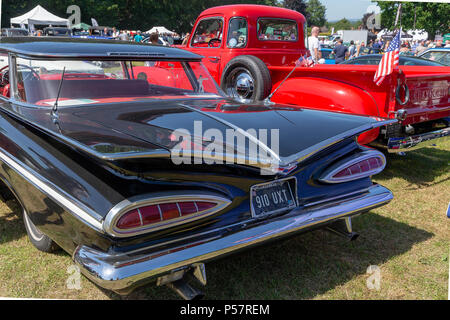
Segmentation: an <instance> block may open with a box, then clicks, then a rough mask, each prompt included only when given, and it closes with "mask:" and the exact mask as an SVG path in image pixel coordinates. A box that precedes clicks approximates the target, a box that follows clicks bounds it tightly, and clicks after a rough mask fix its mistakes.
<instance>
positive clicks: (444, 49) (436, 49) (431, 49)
mask: <svg viewBox="0 0 450 320" xmlns="http://www.w3.org/2000/svg"><path fill="white" fill-rule="evenodd" d="M429 51H450V48H445V47H441V48H429V49H426V50H425V51H424V52H422V53H421V55H422V54H424V53H425V52H429Z"/></svg>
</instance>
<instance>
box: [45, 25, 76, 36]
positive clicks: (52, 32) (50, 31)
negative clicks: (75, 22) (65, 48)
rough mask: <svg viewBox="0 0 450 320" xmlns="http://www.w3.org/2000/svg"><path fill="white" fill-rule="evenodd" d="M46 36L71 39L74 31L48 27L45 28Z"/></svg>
mask: <svg viewBox="0 0 450 320" xmlns="http://www.w3.org/2000/svg"><path fill="white" fill-rule="evenodd" d="M43 31H44V36H50V37H70V36H72V30H71V29H69V28H63V27H47V28H44V30H43Z"/></svg>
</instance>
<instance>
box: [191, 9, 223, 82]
mask: <svg viewBox="0 0 450 320" xmlns="http://www.w3.org/2000/svg"><path fill="white" fill-rule="evenodd" d="M223 29H224V20H223V18H222V17H207V18H203V19H202V20H200V21H199V22H198V23H197V26H196V28H195V31H194V34H193V35H192V36H191V40H190V43H189V48H190V49H189V51H192V52H194V53H197V54H199V55H202V56H204V57H205V58H204V59H203V60H202V62H203V64H204V65H205V67H206V68H207V69H208V71H209V73H211V75H212V77H213V78H214V80H216V82H217V83H219V82H220V62H221V52H222V50H223V49H222V48H223V37H224V36H223V31H224V30H223Z"/></svg>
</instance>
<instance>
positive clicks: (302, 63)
mask: <svg viewBox="0 0 450 320" xmlns="http://www.w3.org/2000/svg"><path fill="white" fill-rule="evenodd" d="M314 65H315V63H314V60H313V58H312V57H311V56H309V57H308V56H307V55H306V54H305V55H303V56H301V57H300V58H299V59H298V60H297V61H295V66H296V67H313V66H314Z"/></svg>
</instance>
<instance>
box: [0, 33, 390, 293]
mask: <svg viewBox="0 0 450 320" xmlns="http://www.w3.org/2000/svg"><path fill="white" fill-rule="evenodd" d="M25 39H26V40H25ZM0 55H3V56H6V55H9V56H10V57H11V58H10V59H9V61H10V63H11V65H7V66H5V67H3V68H1V69H0V73H1V75H2V77H1V79H2V83H1V91H2V94H0V128H1V130H0V164H1V165H0V181H1V189H2V194H3V195H8V194H9V196H10V197H12V198H13V199H15V200H17V202H18V204H19V206H20V207H21V210H22V212H23V217H24V222H25V228H26V230H27V232H28V236H29V239H30V241H31V243H32V244H33V245H34V246H35V247H36V248H37V249H39V250H41V251H45V252H51V251H53V250H55V249H56V248H57V247H58V246H59V247H61V248H63V249H64V250H65V251H67V252H68V253H69V254H70V255H71V256H72V257H73V259H74V261H75V263H76V264H77V265H78V266H79V267H80V269H81V271H82V273H83V274H84V275H86V276H87V277H88V278H89V279H91V280H92V281H93V282H95V283H96V284H98V285H99V286H101V287H104V288H107V289H110V290H114V291H116V292H118V293H121V294H125V293H128V292H130V290H132V289H133V288H135V287H137V286H140V285H144V284H146V283H148V282H150V281H156V282H157V284H158V285H165V284H167V285H168V286H170V287H172V288H174V289H176V290H177V292H179V293H180V294H182V296H183V297H185V298H193V297H195V296H197V294H198V291H196V290H194V289H193V288H190V287H189V285H188V284H187V283H185V282H184V277H185V275H186V274H187V273H192V274H193V276H194V277H196V278H197V279H198V280H199V281H200V282H201V283H202V284H205V283H206V277H205V266H204V263H205V262H207V261H210V260H212V259H216V258H220V257H222V256H224V255H228V254H230V253H233V252H236V251H241V250H242V249H249V248H252V247H253V246H256V245H260V244H265V243H267V242H269V241H272V240H276V239H280V238H284V237H286V236H290V235H294V234H298V233H301V232H303V231H307V230H311V229H314V228H325V227H326V228H329V230H332V231H334V232H336V233H339V234H342V235H344V236H345V237H347V238H348V239H354V238H355V237H356V236H357V234H356V233H355V232H354V231H353V230H352V228H351V219H352V217H353V216H355V215H358V214H360V213H363V212H367V211H369V210H371V209H373V208H375V207H378V206H382V205H384V204H386V203H387V202H389V201H390V200H391V199H392V193H391V192H390V191H389V190H388V189H386V188H385V187H383V186H381V185H379V184H376V183H373V182H372V181H371V176H372V175H373V174H376V173H378V172H380V171H382V170H383V168H384V167H385V163H386V159H385V157H384V155H383V154H382V153H381V152H379V151H376V150H373V149H370V148H367V147H363V146H360V145H359V144H358V143H357V142H356V139H355V137H356V136H357V135H358V134H360V133H361V132H364V131H367V130H371V129H373V128H377V127H380V126H384V125H388V124H392V123H395V122H396V121H397V120H386V119H380V118H376V117H363V116H355V115H348V114H341V113H335V112H325V111H318V110H311V109H300V108H294V107H292V106H287V105H281V104H272V105H264V104H250V105H249V104H238V103H236V102H235V101H233V100H231V99H228V98H226V97H225V96H224V95H223V93H222V91H221V90H220V88H219V87H218V86H217V84H216V83H215V81H214V80H213V78H212V77H211V75H210V74H209V73H208V72H207V70H206V68H204V66H203V64H202V63H201V58H202V57H201V56H199V55H196V54H193V53H190V52H188V51H185V50H179V49H175V48H170V47H164V46H150V45H145V44H137V43H126V42H119V41H108V40H102V41H100V40H84V39H73V38H71V39H61V38H56V37H55V38H51V37H49V38H45V37H40V38H39V37H38V38H34V37H33V38H28V39H27V38H22V39H19V38H3V39H1V40H0ZM46 61H52V62H55V61H56V62H58V63H59V65H60V70H53V71H52V73H51V74H49V73H41V72H40V68H39V63H41V62H46ZM66 61H69V62H77V61H84V62H93V61H116V62H117V67H116V68H115V69H114V70H111V69H108V70H104V73H103V74H97V73H95V74H89V73H85V72H83V73H77V72H71V71H72V70H71V66H72V65H73V64H67V65H64V63H65V62H66ZM30 65H31V66H33V67H30ZM255 118H257V119H258V120H257V121H255ZM199 126H201V128H199ZM252 128H254V129H252ZM203 130H205V132H203ZM253 130H255V132H261V131H259V130H268V131H270V132H271V133H270V134H269V133H268V135H267V137H269V136H270V137H271V138H270V141H269V140H268V139H266V138H264V136H260V135H259V134H255V135H254V134H253V133H252V132H253ZM273 130H274V132H275V133H274V134H272V132H273ZM189 132H190V133H194V134H193V135H192V138H193V139H190V138H189ZM227 134H231V135H232V138H233V139H234V138H236V140H238V141H241V142H243V143H244V144H243V145H242V144H237V145H235V143H232V142H230V141H231V140H228V138H227V140H226V139H225V137H226V135H227ZM213 136H214V137H213ZM277 137H278V138H277ZM292 137H297V138H296V139H292ZM241 138H242V140H241ZM269 142H270V143H269ZM277 142H278V143H277ZM252 146H255V148H256V147H258V148H259V150H260V153H258V154H255V153H252V152H254V151H255V150H256V149H255V148H253V147H252ZM191 147H192V150H191ZM221 148H222V149H221ZM180 150H184V151H185V153H182V152H181V151H180ZM189 150H191V151H189ZM220 150H222V151H220ZM252 150H253V151H252ZM261 150H262V151H261ZM179 156H181V158H180V157H179ZM221 156H222V158H221ZM221 159H226V161H221ZM186 288H188V289H189V290H186Z"/></svg>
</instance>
